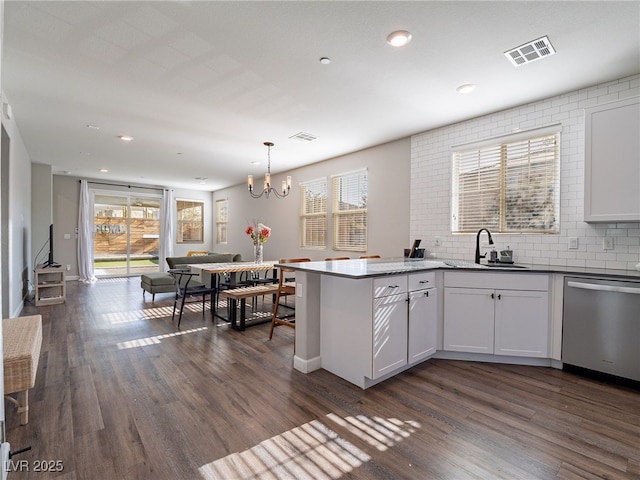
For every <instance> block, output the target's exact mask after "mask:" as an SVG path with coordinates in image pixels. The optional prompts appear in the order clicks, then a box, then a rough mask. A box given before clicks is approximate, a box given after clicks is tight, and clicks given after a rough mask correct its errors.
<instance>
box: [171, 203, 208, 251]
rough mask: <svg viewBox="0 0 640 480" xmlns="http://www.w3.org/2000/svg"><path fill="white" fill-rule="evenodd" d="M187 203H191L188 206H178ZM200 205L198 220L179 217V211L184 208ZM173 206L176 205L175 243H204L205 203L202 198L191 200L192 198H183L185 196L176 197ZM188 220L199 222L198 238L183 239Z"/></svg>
mask: <svg viewBox="0 0 640 480" xmlns="http://www.w3.org/2000/svg"><path fill="white" fill-rule="evenodd" d="M181 203H183V204H187V203H191V204H193V205H191V206H189V207H183V208H180V204H181ZM198 206H199V207H200V209H201V211H200V219H199V220H184V219H182V218H180V214H181V212H183V211H184V210H186V209H187V208H195V207H198ZM175 207H176V243H177V244H190V245H198V244H204V218H205V217H204V214H205V204H204V201H203V200H192V199H185V198H176V203H175ZM188 222H192V223H195V224H196V225H197V224H198V223H199V224H200V228H199V232H198V233H199V239H198V238H193V239H188V240H184V227H185V225H186V224H187V223H188Z"/></svg>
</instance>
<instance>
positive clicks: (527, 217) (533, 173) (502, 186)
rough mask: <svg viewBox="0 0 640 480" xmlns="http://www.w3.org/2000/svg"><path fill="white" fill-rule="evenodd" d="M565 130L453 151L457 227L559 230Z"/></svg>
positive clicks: (459, 229) (469, 229)
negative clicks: (563, 136) (561, 164)
mask: <svg viewBox="0 0 640 480" xmlns="http://www.w3.org/2000/svg"><path fill="white" fill-rule="evenodd" d="M559 143H560V134H559V133H554V134H545V135H538V136H535V137H532V138H528V139H518V140H515V141H508V140H506V141H505V140H503V141H502V142H500V143H496V144H494V145H483V146H480V147H475V148H472V149H468V150H464V149H460V150H457V151H454V152H453V175H452V179H453V186H452V196H451V198H452V208H451V211H452V231H453V232H454V233H465V232H473V233H475V232H476V231H478V229H480V228H488V229H489V230H491V231H492V232H494V231H495V232H503V233H526V232H528V233H531V232H538V233H557V232H558V231H559V228H560V224H559V220H560V175H559V173H560V172H559V170H560V159H559Z"/></svg>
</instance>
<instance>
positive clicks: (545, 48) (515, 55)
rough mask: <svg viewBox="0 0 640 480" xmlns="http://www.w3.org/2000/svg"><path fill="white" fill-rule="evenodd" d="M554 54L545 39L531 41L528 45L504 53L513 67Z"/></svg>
mask: <svg viewBox="0 0 640 480" xmlns="http://www.w3.org/2000/svg"><path fill="white" fill-rule="evenodd" d="M554 53H556V50H555V49H554V48H553V45H551V42H550V41H549V39H548V38H547V37H542V38H538V39H537V40H532V41H530V42H529V43H525V44H524V45H520V46H519V47H516V48H513V49H511V50H508V51H506V52H504V54H505V56H506V57H507V58H508V59H509V61H510V62H511V63H512V64H513V65H514V66H515V67H519V66H520V65H524V64H525V63H531V62H534V61H536V60H539V59H541V58H543V57H548V56H551V55H553V54H554Z"/></svg>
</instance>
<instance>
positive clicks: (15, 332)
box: [2, 315, 42, 425]
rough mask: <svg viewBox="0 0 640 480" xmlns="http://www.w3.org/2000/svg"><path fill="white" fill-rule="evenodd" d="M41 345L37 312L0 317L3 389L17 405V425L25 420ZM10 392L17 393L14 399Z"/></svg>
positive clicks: (27, 414) (40, 321)
mask: <svg viewBox="0 0 640 480" xmlns="http://www.w3.org/2000/svg"><path fill="white" fill-rule="evenodd" d="M41 346H42V317H41V316H40V315H31V316H27V317H18V318H5V319H3V320H2V349H3V356H4V358H3V360H4V393H5V398H7V399H8V400H10V401H11V402H13V403H15V404H16V405H17V406H18V414H20V424H21V425H26V424H27V423H28V422H29V389H31V388H33V387H34V385H35V383H36V372H37V370H38V360H39V359H40V347H41ZM12 393H17V399H16V398H13V397H11V396H10V394H12Z"/></svg>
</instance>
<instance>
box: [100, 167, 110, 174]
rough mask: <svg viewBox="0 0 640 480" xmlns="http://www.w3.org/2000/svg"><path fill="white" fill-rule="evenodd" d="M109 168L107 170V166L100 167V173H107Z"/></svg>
mask: <svg viewBox="0 0 640 480" xmlns="http://www.w3.org/2000/svg"><path fill="white" fill-rule="evenodd" d="M108 171H109V170H107V169H106V168H101V169H100V173H107V172H108Z"/></svg>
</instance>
